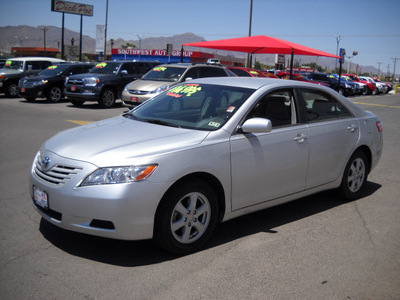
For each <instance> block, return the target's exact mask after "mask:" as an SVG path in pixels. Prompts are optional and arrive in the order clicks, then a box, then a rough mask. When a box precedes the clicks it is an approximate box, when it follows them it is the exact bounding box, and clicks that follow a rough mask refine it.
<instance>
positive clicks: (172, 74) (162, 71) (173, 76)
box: [142, 66, 186, 82]
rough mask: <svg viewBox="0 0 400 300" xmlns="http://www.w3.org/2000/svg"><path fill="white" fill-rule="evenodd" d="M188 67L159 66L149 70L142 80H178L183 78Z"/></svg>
mask: <svg viewBox="0 0 400 300" xmlns="http://www.w3.org/2000/svg"><path fill="white" fill-rule="evenodd" d="M185 71H186V68H179V67H168V66H157V67H155V68H153V69H152V70H151V71H149V72H147V73H146V75H144V76H143V77H142V80H157V81H170V82H176V81H178V80H179V78H181V76H182V74H183V73H184V72H185Z"/></svg>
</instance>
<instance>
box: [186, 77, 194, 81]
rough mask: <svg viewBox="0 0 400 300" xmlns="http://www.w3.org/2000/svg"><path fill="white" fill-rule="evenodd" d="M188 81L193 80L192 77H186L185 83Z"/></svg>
mask: <svg viewBox="0 0 400 300" xmlns="http://www.w3.org/2000/svg"><path fill="white" fill-rule="evenodd" d="M190 80H193V78H192V77H187V78H186V79H185V81H190Z"/></svg>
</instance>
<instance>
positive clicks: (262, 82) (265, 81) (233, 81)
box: [184, 77, 331, 90]
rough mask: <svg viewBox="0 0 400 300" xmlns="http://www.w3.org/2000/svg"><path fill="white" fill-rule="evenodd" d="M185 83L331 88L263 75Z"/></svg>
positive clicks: (251, 86) (209, 78)
mask: <svg viewBox="0 0 400 300" xmlns="http://www.w3.org/2000/svg"><path fill="white" fill-rule="evenodd" d="M185 83H202V84H216V85H226V86H236V87H242V88H251V89H259V88H261V87H263V86H267V85H274V87H282V88H283V87H295V86H303V87H308V88H310V87H312V88H317V89H318V88H321V89H325V90H331V89H330V88H326V87H325V86H319V85H315V84H313V83H308V82H304V81H295V80H277V79H275V78H266V77H262V78H261V77H207V78H199V79H195V80H191V81H187V82H185ZM185 83H184V84H185Z"/></svg>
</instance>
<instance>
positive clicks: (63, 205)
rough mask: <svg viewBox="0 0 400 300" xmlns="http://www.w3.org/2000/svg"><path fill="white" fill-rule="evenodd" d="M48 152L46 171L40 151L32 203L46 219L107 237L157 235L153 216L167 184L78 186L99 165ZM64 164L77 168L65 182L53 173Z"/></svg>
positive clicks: (35, 164) (32, 181)
mask: <svg viewBox="0 0 400 300" xmlns="http://www.w3.org/2000/svg"><path fill="white" fill-rule="evenodd" d="M45 155H46V156H49V157H50V160H51V162H52V166H51V167H50V169H49V170H47V171H42V170H41V167H40V166H39V164H38V159H39V157H40V156H39V155H37V157H36V158H35V160H34V162H33V165H32V168H31V174H30V183H29V190H30V196H31V199H32V202H33V204H34V207H35V208H36V210H37V212H38V213H39V214H40V215H41V216H42V217H43V218H45V219H46V220H47V221H49V222H50V223H52V224H54V225H56V226H58V227H61V228H64V229H67V230H71V231H76V232H81V233H85V234H90V235H95V236H101V237H106V238H115V239H123V240H142V239H150V238H152V237H153V225H154V216H155V213H156V209H157V206H158V203H159V201H160V199H161V198H162V194H163V192H162V191H164V190H166V188H167V187H166V186H165V185H166V183H151V182H149V181H146V180H145V181H141V182H135V183H130V184H109V185H96V186H85V187H79V184H80V182H81V181H82V180H83V179H84V178H85V177H86V176H87V175H88V174H90V173H91V172H93V171H94V170H95V169H97V167H96V166H95V165H93V164H90V163H86V162H81V161H75V160H71V159H66V158H63V157H60V156H58V155H56V154H54V153H51V152H46V153H45ZM54 162H55V163H54ZM60 166H64V167H65V166H66V167H67V168H68V169H71V170H72V169H73V170H74V171H72V172H71V174H69V175H68V176H66V179H62V180H61V182H59V181H60V180H59V179H57V178H56V179H53V175H52V174H53V173H52V171H53V170H55V168H57V167H60ZM56 174H57V173H56ZM34 187H35V188H38V189H40V190H41V191H44V193H45V194H46V195H47V199H48V207H46V208H43V207H41V206H39V205H38V204H37V203H36V201H35V200H34V197H35V193H34Z"/></svg>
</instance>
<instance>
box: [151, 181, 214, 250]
mask: <svg viewBox="0 0 400 300" xmlns="http://www.w3.org/2000/svg"><path fill="white" fill-rule="evenodd" d="M217 216H218V203H217V197H216V194H215V192H214V190H213V189H212V188H211V187H210V186H209V185H208V184H206V183H205V182H204V181H202V180H199V179H194V180H190V181H189V180H187V181H184V182H182V183H181V184H179V185H177V186H175V187H173V188H172V189H171V190H170V191H169V192H167V194H166V195H165V196H164V197H163V199H162V201H161V203H160V205H159V207H158V209H157V213H156V218H155V225H154V241H155V242H156V243H157V244H158V245H159V246H160V247H162V248H163V249H165V250H166V251H168V252H171V253H174V254H189V253H192V252H195V251H197V250H199V249H200V248H201V247H202V246H203V245H204V244H205V243H206V242H207V241H208V240H209V238H210V236H211V234H212V232H213V231H214V228H215V226H216V224H217Z"/></svg>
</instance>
